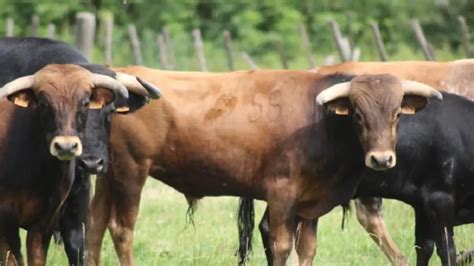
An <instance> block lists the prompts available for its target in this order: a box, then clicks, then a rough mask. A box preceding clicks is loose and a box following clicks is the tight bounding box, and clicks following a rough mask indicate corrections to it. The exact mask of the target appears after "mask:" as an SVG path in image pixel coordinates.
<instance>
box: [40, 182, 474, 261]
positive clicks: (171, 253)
mask: <svg viewBox="0 0 474 266" xmlns="http://www.w3.org/2000/svg"><path fill="white" fill-rule="evenodd" d="M237 204H238V200H237V198H232V197H216V198H205V199H204V200H201V201H200V203H199V205H198V210H197V212H196V214H195V216H194V222H195V225H194V226H192V225H188V226H186V210H187V203H186V200H185V199H184V197H183V196H182V195H181V194H180V193H178V192H176V191H175V190H173V189H172V188H170V187H168V186H166V185H164V184H162V183H160V182H158V181H156V180H153V179H149V180H148V182H147V184H146V186H145V189H144V193H143V197H142V204H141V208H140V214H139V217H138V222H137V225H136V229H135V243H134V251H135V257H136V262H137V265H206V266H208V265H209V266H212V265H216V266H218V265H219V266H221V265H236V264H237V263H236V261H237V259H236V257H235V255H234V254H235V250H236V248H237V226H236V210H237ZM264 208H265V204H264V203H263V202H258V203H257V204H256V222H257V223H258V221H259V219H260V218H261V216H262V213H263V210H264ZM384 216H385V221H386V223H387V225H388V228H389V230H390V232H391V233H392V236H393V238H394V240H395V241H396V243H397V244H398V245H399V246H400V248H401V249H402V251H403V252H404V254H405V255H406V256H408V257H409V260H410V262H411V263H412V264H413V263H414V261H415V257H416V256H415V248H414V246H413V243H414V234H413V230H414V227H413V226H414V218H413V217H414V214H413V210H412V208H411V207H409V206H407V205H405V204H402V203H399V202H396V201H392V200H385V201H384ZM341 218H342V211H341V208H339V207H338V208H335V209H334V210H333V211H332V212H331V213H330V214H328V215H326V216H324V217H323V218H321V220H320V223H319V230H318V254H317V256H316V258H315V261H314V263H315V264H317V265H389V262H388V260H387V259H386V258H385V256H384V255H383V254H382V252H381V251H379V249H378V247H377V246H376V245H375V244H374V243H373V242H372V240H371V239H370V237H369V236H368V234H367V233H365V230H363V229H362V227H361V226H360V225H359V224H358V222H357V219H356V218H355V213H354V212H352V213H351V214H350V215H349V219H348V224H347V226H346V229H344V230H341ZM473 233H474V226H473V225H466V226H461V227H457V228H456V244H457V247H458V250H464V249H467V248H470V246H471V245H473V244H474V242H473V241H472V240H473V239H474V236H473ZM102 262H103V265H106V266H108V265H118V260H117V257H116V255H115V251H114V248H113V244H112V241H111V239H110V236H109V235H108V234H107V235H106V238H105V241H104V246H103V248H102ZM66 264H67V260H66V256H65V253H64V252H63V247H62V246H57V245H55V244H51V248H50V252H49V254H48V265H66ZM249 265H265V255H264V252H263V249H262V245H261V240H260V234H259V233H258V230H257V229H256V230H255V232H254V251H253V253H252V255H251V257H250V263H249ZM430 265H439V260H438V258H437V257H436V255H433V257H432V259H431V263H430Z"/></svg>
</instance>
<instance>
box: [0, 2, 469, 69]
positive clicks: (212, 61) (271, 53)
mask: <svg viewBox="0 0 474 266" xmlns="http://www.w3.org/2000/svg"><path fill="white" fill-rule="evenodd" d="M124 1H126V4H123V2H124ZM0 5H1V6H2V8H1V9H0V25H5V21H6V18H7V17H8V16H10V17H13V19H14V21H15V35H17V36H27V35H29V34H31V27H30V25H31V17H32V16H33V15H34V14H37V15H39V17H40V22H41V28H40V35H43V36H45V35H46V25H47V24H48V23H54V24H55V25H56V27H57V31H58V35H57V36H58V39H61V40H65V41H68V42H73V39H74V22H75V14H76V13H77V12H79V11H90V12H93V13H95V14H96V15H97V17H98V30H97V34H96V37H97V38H96V40H97V48H96V52H95V54H94V58H93V60H94V61H96V62H103V55H102V52H101V51H102V43H103V28H102V24H103V23H102V21H103V18H104V17H106V16H113V18H114V23H115V28H114V49H113V58H114V59H113V62H114V64H116V65H124V64H130V63H132V55H131V49H130V44H129V41H128V37H127V31H126V26H127V25H128V24H130V23H134V24H135V25H136V26H137V28H138V31H139V35H140V39H141V43H142V50H143V54H144V64H145V65H147V66H152V67H159V60H158V46H157V44H156V34H157V33H158V32H160V31H161V30H162V29H163V27H167V28H168V29H169V31H170V33H171V36H172V45H173V49H174V50H175V51H176V55H177V68H178V69H180V70H190V69H197V60H196V59H195V57H194V56H193V48H192V38H191V31H192V29H194V28H200V29H201V31H202V35H203V39H204V46H205V52H206V57H207V61H208V66H209V69H210V70H211V71H223V70H227V64H226V60H225V54H224V44H223V37H222V36H223V35H222V32H223V30H229V31H230V32H231V34H232V36H233V39H234V42H235V46H236V48H237V50H239V51H246V52H248V53H249V54H250V55H251V56H252V57H253V59H254V60H255V61H256V62H257V64H258V65H259V66H260V67H265V68H281V65H280V63H279V59H278V55H277V53H276V51H275V40H278V39H279V40H281V42H282V45H283V48H284V51H285V54H286V56H287V57H288V58H289V62H290V68H299V69H305V68H307V67H308V65H307V63H306V58H305V56H304V53H303V52H302V45H301V38H300V35H299V32H298V26H299V25H300V23H304V25H305V26H306V28H307V29H308V33H309V36H310V40H311V44H312V50H313V54H314V55H315V59H316V62H317V64H322V63H323V59H324V57H325V56H327V55H330V54H334V55H337V52H336V49H335V45H334V42H333V40H332V36H331V33H330V29H329V26H328V23H327V22H328V20H329V19H335V20H336V21H337V22H338V23H339V25H340V26H341V31H342V32H343V34H345V35H346V36H348V37H349V39H350V40H351V42H352V43H354V44H355V45H357V46H359V47H360V48H361V51H362V54H361V60H378V56H377V51H376V47H375V42H374V40H373V36H372V32H371V30H370V27H369V23H370V22H372V21H376V22H378V23H379V25H380V29H381V32H382V37H383V39H384V41H385V44H386V49H387V51H388V54H389V59H390V60H396V59H398V60H400V59H405V60H407V59H423V57H422V54H421V52H420V50H419V48H418V45H417V43H416V41H415V38H414V34H413V32H412V30H411V28H410V25H409V22H410V19H412V18H418V19H419V21H420V23H421V25H422V27H423V29H424V31H425V34H426V36H427V38H428V40H429V41H430V42H431V44H432V45H433V46H434V49H435V51H436V52H437V57H438V59H439V60H449V59H453V58H461V57H463V53H462V51H461V43H460V40H461V38H460V30H459V25H458V22H457V16H458V15H463V16H464V17H465V18H466V20H467V23H468V25H474V1H470V0H416V1H413V0H397V1H389V0H317V1H316V0H295V1H292V0H259V1H254V0H238V1H228V0H179V1H176V0H89V1H86V0H66V1H52V0H20V1H13V0H0ZM2 31H5V27H1V26H0V34H2ZM236 58H239V60H238V62H237V66H238V67H239V68H248V67H247V65H245V64H244V63H243V62H242V61H241V60H240V57H239V56H237V57H236Z"/></svg>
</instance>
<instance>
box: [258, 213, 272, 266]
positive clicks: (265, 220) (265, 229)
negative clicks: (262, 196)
mask: <svg viewBox="0 0 474 266" xmlns="http://www.w3.org/2000/svg"><path fill="white" fill-rule="evenodd" d="M258 229H259V230H260V235H261V236H262V243H263V250H264V251H265V256H266V257H267V264H268V266H271V265H273V257H272V251H271V249H270V218H269V212H268V207H267V208H266V209H265V212H264V213H263V217H262V220H260V224H259V225H258Z"/></svg>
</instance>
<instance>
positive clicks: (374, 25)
mask: <svg viewBox="0 0 474 266" xmlns="http://www.w3.org/2000/svg"><path fill="white" fill-rule="evenodd" d="M370 27H371V28H372V32H373V33H374V37H375V42H376V43H377V49H378V51H379V57H380V60H382V61H387V60H388V58H387V52H386V51H385V46H384V44H383V40H382V36H381V35H380V29H379V25H378V24H377V22H372V23H370Z"/></svg>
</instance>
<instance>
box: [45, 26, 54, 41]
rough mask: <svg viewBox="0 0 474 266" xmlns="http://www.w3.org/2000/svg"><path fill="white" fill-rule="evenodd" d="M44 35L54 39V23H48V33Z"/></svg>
mask: <svg viewBox="0 0 474 266" xmlns="http://www.w3.org/2000/svg"><path fill="white" fill-rule="evenodd" d="M46 36H47V37H48V38H49V39H54V38H55V37H56V25H54V24H53V23H49V24H48V34H47V35H46Z"/></svg>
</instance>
